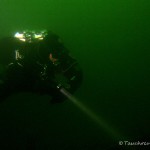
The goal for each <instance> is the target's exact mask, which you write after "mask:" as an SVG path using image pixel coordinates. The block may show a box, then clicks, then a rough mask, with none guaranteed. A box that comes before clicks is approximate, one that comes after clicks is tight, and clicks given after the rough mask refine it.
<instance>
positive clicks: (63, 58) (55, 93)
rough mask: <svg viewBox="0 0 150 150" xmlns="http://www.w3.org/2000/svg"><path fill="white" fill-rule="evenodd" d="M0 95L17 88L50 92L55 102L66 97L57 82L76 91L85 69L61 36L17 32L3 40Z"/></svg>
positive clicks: (12, 91)
mask: <svg viewBox="0 0 150 150" xmlns="http://www.w3.org/2000/svg"><path fill="white" fill-rule="evenodd" d="M0 64H1V70H2V71H1V76H0V77H1V80H0V99H1V100H4V99H5V98H7V97H8V96H10V95H12V94H14V93H18V92H22V91H23V92H24V91H29V92H36V93H38V94H49V95H50V96H51V97H52V102H61V101H63V100H64V99H65V97H64V96H63V95H62V94H61V93H60V92H59V89H58V88H57V86H58V85H59V86H60V85H61V86H63V87H64V88H65V89H67V90H68V91H69V92H71V93H74V92H75V91H76V90H77V88H78V87H79V86H80V84H81V81H82V71H81V69H80V67H79V65H78V63H77V61H76V59H74V58H72V57H71V56H70V54H69V51H68V49H67V48H66V47H65V46H64V44H63V42H62V40H61V39H60V38H59V36H57V35H56V34H54V33H52V32H50V31H40V32H34V31H24V32H17V33H16V34H15V35H14V37H8V38H3V39H1V41H0Z"/></svg>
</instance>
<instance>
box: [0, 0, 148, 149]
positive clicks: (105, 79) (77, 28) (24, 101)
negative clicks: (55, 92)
mask: <svg viewBox="0 0 150 150" xmlns="http://www.w3.org/2000/svg"><path fill="white" fill-rule="evenodd" d="M149 16H150V1H148V0H138V1H137V0H121V1H119V0H30V1H27V0H26V1H24V0H14V1H12V0H1V1H0V38H3V37H7V36H12V35H13V34H14V33H15V32H17V31H21V30H25V29H33V30H41V29H49V30H52V31H53V32H55V33H56V34H58V35H59V36H60V37H61V38H62V39H63V41H64V43H65V46H66V47H67V48H68V49H69V50H70V53H71V55H72V56H74V57H75V58H76V59H77V60H78V62H79V64H80V66H81V68H82V70H83V74H84V79H83V83H82V85H81V87H80V88H79V89H78V91H77V92H76V93H75V97H77V100H78V101H79V102H81V103H82V106H83V107H87V109H86V111H82V110H83V109H82V108H81V107H78V106H76V105H75V104H74V103H72V102H71V101H69V100H67V101H65V102H63V103H59V104H53V105H52V104H50V102H49V101H50V97H49V96H48V95H44V96H37V95H36V94H32V93H20V94H17V95H13V96H11V97H9V98H8V99H7V100H6V101H4V102H2V103H1V104H0V142H1V144H0V147H5V148H4V149H6V148H8V149H10V148H11V149H23V150H24V149H25V150H26V149H28V150H29V149H32V150H34V149H35V150H45V149H51V150H69V149H73V150H106V149H108V150H109V149H113V148H114V149H117V148H119V149H123V146H121V145H119V141H122V140H123V141H125V140H126V141H134V142H136V141H141V142H150V138H149V133H150V128H149V126H150V109H149V106H150V51H149V50H150V17H149ZM128 147H129V146H126V147H125V148H128ZM146 147H147V146H146ZM130 148H131V147H130ZM135 148H137V147H135ZM138 148H139V147H138ZM0 149H2V148H0Z"/></svg>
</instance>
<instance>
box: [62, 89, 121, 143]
mask: <svg viewBox="0 0 150 150" xmlns="http://www.w3.org/2000/svg"><path fill="white" fill-rule="evenodd" d="M60 92H61V93H62V94H63V95H65V96H66V97H67V98H68V99H69V100H70V101H72V102H73V103H74V104H75V105H76V106H77V107H78V108H80V110H82V111H83V112H84V113H85V114H87V115H88V116H89V117H90V118H91V119H93V120H94V121H95V122H97V123H98V124H99V125H100V127H101V128H103V129H105V131H107V133H109V135H111V137H112V138H113V139H114V138H115V139H119V140H120V139H123V136H121V135H120V134H119V133H118V132H117V131H115V130H114V129H113V128H112V127H110V126H109V125H108V124H107V123H106V122H105V121H104V120H103V119H102V118H100V117H99V116H98V115H96V114H95V113H94V112H93V111H92V110H90V109H89V108H88V107H86V106H85V105H84V104H82V103H81V102H79V101H78V100H77V99H76V98H75V97H74V96H73V95H72V94H71V93H69V92H68V91H67V90H66V89H64V88H62V87H61V88H60Z"/></svg>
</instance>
